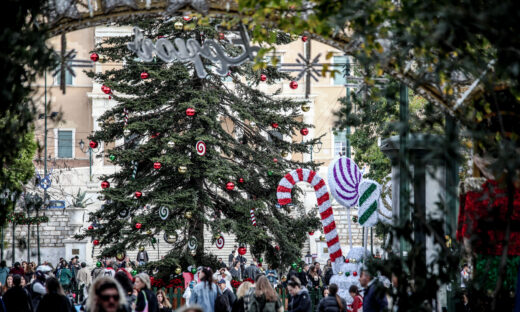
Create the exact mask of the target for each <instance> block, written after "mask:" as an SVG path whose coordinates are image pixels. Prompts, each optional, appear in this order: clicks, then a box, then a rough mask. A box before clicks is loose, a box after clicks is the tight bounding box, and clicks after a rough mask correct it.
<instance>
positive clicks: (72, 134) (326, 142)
mask: <svg viewBox="0 0 520 312" xmlns="http://www.w3.org/2000/svg"><path fill="white" fill-rule="evenodd" d="M131 30H132V27H102V26H101V27H95V28H89V29H84V30H79V31H75V32H71V33H68V34H67V35H66V39H67V40H66V41H67V49H68V50H70V49H75V50H76V51H77V56H76V59H77V60H80V61H87V62H84V63H85V64H88V65H89V66H90V67H85V68H83V67H81V68H74V70H75V73H76V76H75V77H72V76H71V75H70V74H69V73H68V74H67V77H66V85H67V87H66V93H65V94H62V92H61V90H60V88H59V78H57V77H54V76H53V75H52V73H47V77H46V78H47V79H46V83H45V80H44V79H43V78H42V79H41V80H40V81H39V83H38V87H39V92H38V100H39V101H40V103H41V105H40V107H39V110H40V113H43V111H44V106H43V103H44V99H45V93H46V98H47V100H48V101H49V102H50V105H49V107H48V111H49V112H48V116H49V118H48V125H47V129H48V130H47V134H48V136H47V146H48V152H47V155H48V167H49V170H51V169H52V181H53V185H52V186H51V188H50V189H49V194H50V195H51V199H52V200H58V201H64V202H65V205H66V206H67V207H73V206H74V201H75V200H76V195H77V192H78V190H79V189H81V190H82V191H86V192H87V193H86V201H87V203H90V204H89V205H88V206H87V207H86V208H67V209H68V210H67V214H68V215H69V217H70V220H73V219H74V220H75V221H74V222H76V223H77V222H79V221H78V220H84V224H83V226H82V229H85V228H86V227H87V226H88V224H87V223H86V222H85V221H86V220H87V218H86V214H87V213H88V211H93V210H95V209H99V208H100V207H101V204H102V203H101V202H100V201H99V200H98V198H97V197H98V192H99V191H100V182H99V179H98V177H99V176H100V175H102V174H105V173H112V172H115V171H116V170H118V168H116V167H115V166H113V165H112V164H111V163H110V161H109V160H108V158H106V156H107V155H105V154H104V146H103V144H102V143H101V144H100V146H99V147H98V148H96V149H94V150H93V152H92V155H91V154H90V153H89V150H88V145H89V144H88V143H89V140H88V139H87V136H88V135H90V134H91V133H93V131H96V130H97V129H98V127H99V126H98V123H97V119H98V118H99V117H100V116H101V115H102V114H103V113H104V112H105V111H106V110H107V109H108V108H110V107H112V106H114V105H116V103H115V100H114V99H111V98H110V97H109V95H106V94H104V93H103V92H102V91H101V85H99V84H98V83H96V82H93V81H92V80H91V79H90V78H88V77H87V76H86V74H85V73H84V70H94V71H96V72H100V71H104V70H106V69H108V68H110V67H112V66H119V64H107V63H101V62H96V63H92V62H88V61H90V53H91V51H93V50H94V47H95V44H96V43H98V42H100V41H102V40H103V38H106V37H111V36H127V35H131V33H132V32H131ZM60 42H61V41H60V38H59V37H57V38H53V39H51V44H52V45H53V46H55V48H56V50H58V51H59V50H60V47H61V46H60ZM308 44H311V49H310V56H311V59H314V57H315V56H317V55H318V54H320V55H321V57H320V58H319V60H318V63H332V64H336V66H338V67H337V69H338V70H340V71H341V70H342V67H341V64H344V63H345V62H346V60H347V59H346V57H345V56H343V55H342V53H340V52H339V51H338V50H336V49H334V48H331V47H330V46H328V45H325V44H322V43H319V42H316V41H312V42H310V41H307V42H303V40H301V39H298V40H296V41H294V42H292V43H290V44H288V45H284V46H279V47H277V49H276V52H275V53H274V54H271V55H270V56H269V57H276V58H278V66H281V69H282V70H284V69H286V68H296V66H291V65H289V66H288V65H287V64H297V63H298V58H299V57H300V56H299V55H302V56H305V53H306V45H308ZM330 53H332V55H333V56H332V58H331V59H328V60H327V59H326V58H325V55H327V54H330ZM300 61H301V60H300ZM82 64H83V63H82ZM320 71H321V69H318V72H320ZM292 75H293V76H296V75H297V73H296V72H293V73H292ZM230 84H231V82H230ZM298 84H299V86H298V88H296V89H291V88H290V87H289V81H279V82H277V83H276V84H274V85H267V84H261V85H260V87H259V88H260V89H262V90H264V91H266V92H274V91H275V90H277V89H281V90H282V92H281V94H280V95H279V96H281V97H290V98H294V99H298V100H305V99H306V94H305V89H306V88H305V75H304V77H303V78H302V79H301V80H300V81H298ZM344 85H345V78H344V77H343V76H342V75H341V74H339V75H336V77H330V75H326V76H323V77H322V76H319V77H317V81H314V80H312V81H311V86H310V92H309V94H308V97H307V101H308V102H309V103H310V110H309V111H307V112H303V111H302V119H303V120H304V121H305V122H307V123H310V124H313V125H314V126H315V127H314V128H311V129H309V130H310V131H309V134H308V135H307V136H305V137H302V136H300V135H299V136H297V137H295V138H293V139H294V140H297V141H300V140H302V139H303V140H307V139H310V138H313V137H319V136H322V135H323V137H322V139H321V142H322V144H320V146H319V148H318V146H316V147H315V149H314V150H313V151H312V152H310V153H308V154H305V155H289V156H288V157H295V158H300V159H301V157H303V158H304V159H305V160H310V159H311V158H312V160H314V161H316V162H319V163H322V166H321V167H320V170H319V173H320V175H321V176H322V177H323V178H326V177H327V166H328V165H329V163H330V162H331V161H332V160H333V159H334V158H335V157H337V156H338V155H339V154H340V153H341V154H345V152H346V134H345V132H341V131H339V132H336V131H334V129H333V124H334V121H335V117H334V115H333V113H334V112H335V111H336V110H338V109H339V108H340V105H341V103H340V102H339V99H340V98H341V97H343V96H345V94H346V88H345V86H344ZM45 86H46V88H45ZM53 112H57V113H58V118H57V119H56V118H51V116H54V115H55V114H54V115H53V114H52V113H53ZM41 117H42V119H40V120H38V122H37V123H36V138H37V140H38V141H39V143H40V145H41V146H44V138H45V136H44V118H43V116H41ZM59 117H61V120H59ZM81 142H83V146H82V145H81V144H80V143H81ZM115 144H118V142H115ZM42 156H43V155H40V157H39V158H38V159H36V163H37V168H38V169H39V171H40V172H42V171H43V162H42V158H43V157H42ZM90 156H92V158H90ZM90 172H92V174H90ZM273 191H274V190H273ZM306 191H307V192H306V195H305V206H306V208H307V209H310V208H312V207H314V206H315V205H316V199H315V196H314V194H313V193H314V191H313V189H312V188H310V187H308V188H307V189H306ZM353 214H354V215H355V214H357V212H356V211H355V210H354V211H353ZM335 216H336V223H337V225H338V232H339V234H340V240H341V242H342V247H343V249H345V250H344V251H348V250H347V248H348V244H347V229H346V228H347V220H346V212H345V208H342V207H335ZM82 229H79V228H78V230H82ZM54 234H55V235H54V236H56V232H54ZM353 234H354V245H358V246H359V245H360V244H361V229H360V228H359V227H358V226H357V224H354V225H353ZM8 235H9V233H8ZM42 235H45V233H42ZM71 236H72V235H71V233H69V232H67V233H65V232H64V233H63V237H62V241H61V242H60V241H56V240H53V241H52V243H50V241H49V243H45V242H43V243H42V255H45V256H42V260H47V259H48V260H51V261H53V262H54V261H56V260H57V258H56V259H53V257H56V256H58V255H59V254H62V256H67V257H69V258H70V257H72V255H75V254H79V255H80V258H85V259H87V261H88V262H91V261H92V256H93V255H95V252H93V251H92V244H91V243H90V242H89V241H83V242H77V241H74V240H72V237H71ZM319 237H320V232H319V231H318V232H316V233H315V234H314V235H312V236H309V244H308V245H307V247H306V250H304V255H305V254H307V251H310V253H311V254H313V255H315V257H317V258H318V259H319V260H320V261H322V262H325V261H326V259H327V258H328V256H327V248H326V243H325V242H321V241H320V239H319ZM225 238H226V247H225V248H224V249H221V250H219V249H216V248H215V246H214V245H213V246H209V245H210V243H209V242H210V240H211V237H208V238H207V242H206V243H207V244H206V246H208V247H207V248H209V249H211V250H212V251H213V252H214V253H216V254H218V255H221V256H227V255H228V254H229V252H230V248H231V247H232V245H233V243H232V242H233V237H225ZM7 239H8V238H7ZM32 241H34V238H33V240H32ZM159 242H160V244H159V248H158V250H154V251H153V252H152V251H150V252H149V256H150V259H151V260H153V259H157V258H158V257H161V255H162V254H165V253H166V252H167V251H168V245H167V244H166V243H163V242H161V240H159ZM31 244H33V246H34V245H35V243H33V242H32V243H31ZM43 250H47V251H43ZM128 253H129V255H130V256H131V257H132V258H134V259H135V251H134V252H128Z"/></svg>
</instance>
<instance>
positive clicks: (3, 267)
mask: <svg viewBox="0 0 520 312" xmlns="http://www.w3.org/2000/svg"><path fill="white" fill-rule="evenodd" d="M7 275H9V268H8V267H7V264H6V262H5V260H2V261H1V262H0V285H2V286H3V285H5V280H6V279H7Z"/></svg>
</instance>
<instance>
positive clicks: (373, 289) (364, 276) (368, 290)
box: [359, 270, 388, 312]
mask: <svg viewBox="0 0 520 312" xmlns="http://www.w3.org/2000/svg"><path fill="white" fill-rule="evenodd" d="M359 284H360V285H361V287H363V288H364V289H365V291H364V295H365V296H364V298H363V312H380V311H384V310H385V309H386V308H387V306H388V301H387V300H386V295H385V292H383V291H380V289H377V288H378V287H377V286H378V285H377V284H376V279H374V278H373V277H372V274H370V272H368V271H366V270H363V271H361V276H360V277H359Z"/></svg>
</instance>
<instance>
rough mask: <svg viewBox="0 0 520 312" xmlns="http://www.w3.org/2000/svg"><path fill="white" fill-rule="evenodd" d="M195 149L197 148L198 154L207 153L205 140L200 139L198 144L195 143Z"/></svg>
mask: <svg viewBox="0 0 520 312" xmlns="http://www.w3.org/2000/svg"><path fill="white" fill-rule="evenodd" d="M195 149H196V150H197V155H199V156H204V155H206V143H204V141H198V142H197V144H195Z"/></svg>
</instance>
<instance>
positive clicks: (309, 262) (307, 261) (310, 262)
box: [305, 251, 312, 264]
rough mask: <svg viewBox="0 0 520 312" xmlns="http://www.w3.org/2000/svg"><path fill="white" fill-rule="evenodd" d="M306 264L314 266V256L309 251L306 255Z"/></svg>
mask: <svg viewBox="0 0 520 312" xmlns="http://www.w3.org/2000/svg"><path fill="white" fill-rule="evenodd" d="M305 263H307V264H312V255H311V253H310V252H309V251H307V254H306V255H305Z"/></svg>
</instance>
